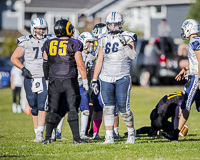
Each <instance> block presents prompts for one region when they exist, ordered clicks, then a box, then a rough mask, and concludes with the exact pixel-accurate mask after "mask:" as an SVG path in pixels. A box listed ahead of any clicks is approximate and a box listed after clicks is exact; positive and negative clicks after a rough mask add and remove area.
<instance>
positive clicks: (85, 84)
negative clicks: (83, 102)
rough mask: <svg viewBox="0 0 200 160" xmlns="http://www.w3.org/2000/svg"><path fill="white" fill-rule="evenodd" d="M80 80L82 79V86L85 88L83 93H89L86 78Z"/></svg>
mask: <svg viewBox="0 0 200 160" xmlns="http://www.w3.org/2000/svg"><path fill="white" fill-rule="evenodd" d="M82 81H83V88H84V89H85V95H87V94H88V93H89V86H88V80H87V79H82Z"/></svg>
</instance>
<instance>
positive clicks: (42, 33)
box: [34, 27, 47, 39]
mask: <svg viewBox="0 0 200 160" xmlns="http://www.w3.org/2000/svg"><path fill="white" fill-rule="evenodd" d="M36 29H39V31H36ZM34 36H35V37H37V38H38V39H44V38H45V37H46V36H47V28H46V27H44V28H42V27H41V28H34Z"/></svg>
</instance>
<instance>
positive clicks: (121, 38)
mask: <svg viewBox="0 0 200 160" xmlns="http://www.w3.org/2000/svg"><path fill="white" fill-rule="evenodd" d="M118 38H119V41H120V42H121V43H122V45H123V46H126V45H127V42H126V40H125V38H124V37H123V36H122V35H121V34H118Z"/></svg>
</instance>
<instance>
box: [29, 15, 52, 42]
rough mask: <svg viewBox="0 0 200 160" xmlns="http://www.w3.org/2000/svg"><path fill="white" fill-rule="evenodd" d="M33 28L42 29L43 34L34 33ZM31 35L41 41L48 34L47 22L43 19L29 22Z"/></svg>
mask: <svg viewBox="0 0 200 160" xmlns="http://www.w3.org/2000/svg"><path fill="white" fill-rule="evenodd" d="M35 28H44V29H45V32H38V33H36V31H35ZM31 34H32V36H33V37H37V38H38V39H43V38H45V37H46V36H47V34H48V25H47V22H46V20H45V19H44V18H40V17H38V18H35V19H34V20H33V21H32V22H31Z"/></svg>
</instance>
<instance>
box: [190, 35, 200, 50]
mask: <svg viewBox="0 0 200 160" xmlns="http://www.w3.org/2000/svg"><path fill="white" fill-rule="evenodd" d="M191 45H192V48H193V50H200V37H194V38H193V39H192V41H191Z"/></svg>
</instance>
